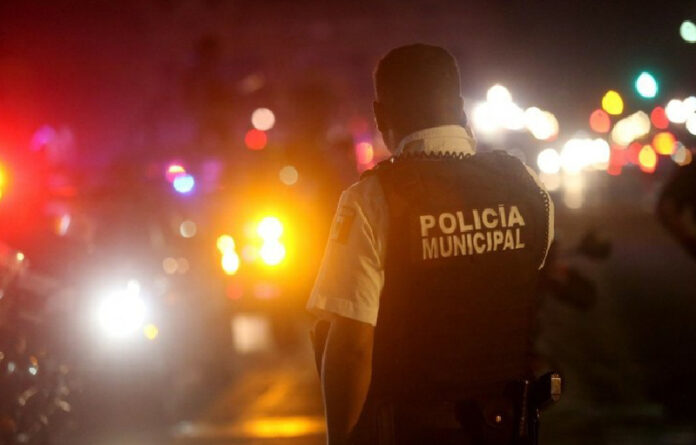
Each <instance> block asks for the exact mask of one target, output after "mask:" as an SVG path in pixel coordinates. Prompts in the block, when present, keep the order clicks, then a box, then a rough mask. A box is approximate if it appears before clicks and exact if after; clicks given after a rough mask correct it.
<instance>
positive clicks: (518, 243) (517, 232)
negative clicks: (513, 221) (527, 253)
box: [515, 229, 524, 249]
mask: <svg viewBox="0 0 696 445" xmlns="http://www.w3.org/2000/svg"><path fill="white" fill-rule="evenodd" d="M515 249H524V243H523V242H522V241H520V229H515Z"/></svg>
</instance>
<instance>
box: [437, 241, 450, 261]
mask: <svg viewBox="0 0 696 445" xmlns="http://www.w3.org/2000/svg"><path fill="white" fill-rule="evenodd" d="M439 238H440V256H441V257H442V258H447V257H451V256H452V237H451V236H441V237H439ZM442 240H445V241H447V248H446V249H445V245H444V244H442Z"/></svg>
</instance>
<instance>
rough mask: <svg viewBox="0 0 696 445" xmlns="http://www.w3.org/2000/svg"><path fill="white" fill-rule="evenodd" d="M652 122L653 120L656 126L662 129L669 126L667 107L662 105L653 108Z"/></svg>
mask: <svg viewBox="0 0 696 445" xmlns="http://www.w3.org/2000/svg"><path fill="white" fill-rule="evenodd" d="M650 122H652V124H653V125H654V126H655V128H658V129H660V130H664V129H666V128H667V127H669V119H667V113H665V109H664V108H662V107H655V108H653V110H652V112H651V113H650Z"/></svg>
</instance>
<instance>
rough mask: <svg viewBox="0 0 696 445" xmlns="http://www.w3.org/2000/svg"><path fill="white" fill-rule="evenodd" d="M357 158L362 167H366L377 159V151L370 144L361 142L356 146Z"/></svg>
mask: <svg viewBox="0 0 696 445" xmlns="http://www.w3.org/2000/svg"><path fill="white" fill-rule="evenodd" d="M355 158H356V159H357V161H358V164H360V165H366V164H369V163H370V162H372V161H373V159H374V158H375V149H374V147H373V146H372V144H370V143H369V142H360V143H358V144H356V145H355Z"/></svg>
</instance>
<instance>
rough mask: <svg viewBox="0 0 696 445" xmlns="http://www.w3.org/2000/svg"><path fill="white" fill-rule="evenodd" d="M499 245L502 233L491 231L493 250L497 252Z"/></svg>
mask: <svg viewBox="0 0 696 445" xmlns="http://www.w3.org/2000/svg"><path fill="white" fill-rule="evenodd" d="M501 244H503V231H502V230H495V231H493V250H498V246H500V245H501Z"/></svg>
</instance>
